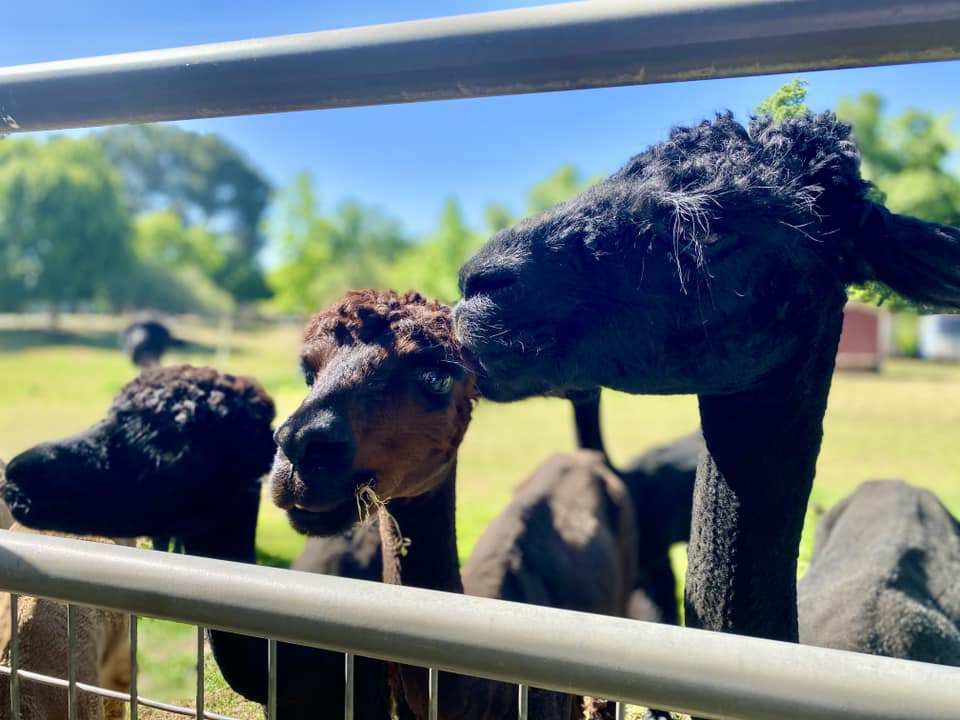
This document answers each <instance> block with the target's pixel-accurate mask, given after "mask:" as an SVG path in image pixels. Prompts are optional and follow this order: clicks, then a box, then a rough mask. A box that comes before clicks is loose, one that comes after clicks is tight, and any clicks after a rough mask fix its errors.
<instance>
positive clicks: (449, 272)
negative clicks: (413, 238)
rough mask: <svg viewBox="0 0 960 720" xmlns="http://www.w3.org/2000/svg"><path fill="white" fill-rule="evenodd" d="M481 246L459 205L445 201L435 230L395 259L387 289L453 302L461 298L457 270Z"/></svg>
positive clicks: (449, 200)
mask: <svg viewBox="0 0 960 720" xmlns="http://www.w3.org/2000/svg"><path fill="white" fill-rule="evenodd" d="M482 242H483V238H482V237H481V236H480V235H479V234H478V233H476V232H475V231H473V230H472V229H471V228H470V227H469V225H468V224H467V221H466V219H465V218H464V216H463V211H462V210H461V208H460V204H459V203H458V202H457V201H456V199H454V198H448V199H447V201H446V202H445V203H444V206H443V210H442V211H441V213H440V219H439V222H438V224H437V228H436V230H434V231H433V233H431V234H430V235H429V236H428V237H427V238H425V239H423V240H421V241H420V242H418V243H416V244H415V245H412V246H411V247H410V248H409V249H408V250H407V251H406V252H404V253H403V254H402V255H401V256H400V257H399V258H398V259H397V262H396V264H395V265H394V267H393V268H392V270H391V272H390V276H389V277H390V285H391V286H393V287H395V288H398V289H401V290H407V289H409V288H413V289H415V290H418V291H420V292H421V293H423V294H424V295H427V296H429V297H431V298H434V299H437V300H442V301H443V302H448V303H452V302H456V300H457V298H459V297H460V289H459V287H458V286H457V275H458V273H459V271H460V266H461V265H462V264H463V263H464V262H466V260H467V258H469V257H470V256H471V255H472V254H473V253H474V251H476V250H477V249H478V248H479V247H480V245H481V244H482Z"/></svg>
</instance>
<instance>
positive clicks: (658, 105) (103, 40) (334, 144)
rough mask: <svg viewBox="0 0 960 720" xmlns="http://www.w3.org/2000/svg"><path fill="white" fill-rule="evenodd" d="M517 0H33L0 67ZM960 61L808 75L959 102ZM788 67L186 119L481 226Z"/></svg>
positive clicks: (420, 219)
mask: <svg viewBox="0 0 960 720" xmlns="http://www.w3.org/2000/svg"><path fill="white" fill-rule="evenodd" d="M525 4H535V3H534V2H532V1H531V2H526V3H524V2H522V0H514V1H513V2H511V1H510V0H464V1H462V2H456V3H454V2H447V3H441V2H438V1H437V0H417V1H404V0H392V1H391V0H351V1H349V2H347V1H345V0H324V1H321V2H316V1H314V2H304V1H302V0H295V1H291V2H285V1H283V0H275V1H274V2H263V0H259V1H258V2H253V1H252V0H233V1H232V2H229V3H228V2H223V1H221V0H215V1H214V0H192V1H187V0H165V2H162V3H155V2H145V1H143V0H32V1H30V2H10V3H5V7H4V9H3V11H2V14H0V17H2V20H0V23H2V24H0V65H17V64H22V63H31V62H42V61H46V60H60V59H66V58H72V57H83V56H88V55H102V54H107V53H114V52H126V51H133V50H147V49H154V48H162V47H173V46H177V45H191V44H197V43H203V42H216V41H224V40H238V39H243V38H250V37H258V36H266V35H280V34H286V33H294V32H306V31H313V30H324V29H331V28H338V27H350V26H355V25H367V24H373V23H382V22H395V21H400V20H411V19H418V18H426V17H434V16H439V15H452V14H462V13H469V12H480V11H485V10H497V9H503V8H508V7H520V6H523V5H525ZM958 76H960V62H950V63H927V64H918V65H908V66H896V67H885V68H869V69H858V70H839V71H830V72H819V73H806V74H804V75H802V77H804V78H805V79H807V80H808V81H809V82H810V94H809V97H808V101H809V104H810V105H811V106H812V107H813V108H814V109H818V110H820V109H827V108H830V107H832V106H833V105H834V104H835V103H836V101H837V100H838V99H839V98H841V97H844V96H854V95H857V94H859V93H860V92H863V91H865V90H875V91H877V92H879V93H880V94H881V95H883V96H884V97H885V98H887V99H888V101H889V109H890V110H891V111H893V112H898V111H900V110H903V109H905V108H907V107H921V108H925V109H929V110H933V111H937V112H943V111H950V112H953V113H954V126H955V127H956V128H958V130H960V112H957V110H958V106H960V96H958V94H957V92H956V87H957V79H958ZM791 77H793V76H792V75H790V76H767V77H752V78H741V79H731V80H715V81H705V82H688V83H676V84H670V85H649V86H639V87H630V88H611V89H606V90H587V91H579V92H563V93H546V94H540V95H524V96H513V97H501V98H484V99H477V100H456V101H445V102H432V103H421V104H414V105H393V106H381V107H371V108H351V109H344V110H325V111H317V112H301V113H288V114H282V115H264V116H253V117H241V118H223V119H217V120H204V121H191V122H185V123H182V125H183V126H184V127H187V128H190V129H193V130H197V131H211V132H218V133H221V134H222V135H223V136H225V137H226V138H227V139H228V140H230V141H231V142H233V143H235V144H236V145H238V146H239V147H241V148H242V149H243V150H244V151H245V152H246V153H247V154H248V156H249V157H250V158H251V160H252V161H253V162H254V163H255V164H256V165H257V166H258V167H259V168H260V169H261V170H263V171H264V172H265V173H266V174H267V175H268V176H269V177H270V179H271V180H272V181H273V182H274V183H275V184H277V185H278V186H281V187H282V186H283V185H284V184H286V183H287V182H289V181H290V179H291V178H292V177H293V176H294V175H295V174H296V173H297V172H299V171H301V170H309V171H311V172H312V173H313V174H314V176H315V178H316V180H317V184H318V188H319V190H320V195H321V198H322V199H323V202H324V203H325V204H326V205H327V206H328V207H329V206H331V205H333V204H334V203H336V202H338V201H339V200H342V199H344V198H347V197H352V198H357V199H360V200H361V201H363V202H364V203H367V204H370V205H375V206H378V207H380V208H381V209H383V210H385V211H386V212H388V213H389V214H390V215H392V216H394V217H397V218H399V219H401V220H402V221H403V223H404V226H405V227H406V228H407V229H408V230H410V231H412V232H417V233H422V232H426V231H429V229H430V228H431V227H432V226H433V225H434V223H435V221H436V219H437V217H438V214H439V211H440V207H441V205H442V203H443V201H444V200H445V199H446V198H447V197H450V196H454V195H455V196H457V197H458V198H459V199H460V201H461V203H462V205H463V207H464V208H465V210H466V211H467V214H468V217H469V218H470V219H471V220H473V221H474V222H477V223H479V221H480V218H482V212H483V207H484V206H485V205H486V204H487V203H488V202H492V201H497V202H504V203H507V204H508V205H511V206H512V207H513V208H514V209H515V210H517V211H520V210H522V208H523V198H524V193H525V191H526V190H527V189H528V188H529V187H530V186H531V185H532V184H533V183H535V182H537V181H538V180H540V179H542V178H543V177H545V176H546V175H548V174H549V173H550V172H552V171H553V170H555V169H556V168H557V167H558V166H559V165H561V164H562V163H564V162H572V163H575V164H576V165H577V166H579V167H580V168H582V169H583V170H584V171H585V172H586V173H587V174H588V175H591V176H593V175H597V174H601V173H607V172H610V171H612V170H615V169H616V168H617V167H618V166H619V165H621V164H622V163H623V162H624V161H625V160H626V159H627V158H628V157H630V156H631V155H633V154H635V153H637V152H639V151H640V150H642V149H643V148H645V147H646V146H647V145H648V144H650V143H652V142H655V141H657V140H659V139H660V138H662V137H663V136H664V135H665V133H666V132H667V131H668V129H669V128H670V126H672V125H676V124H687V123H692V122H696V121H698V120H700V119H701V118H704V117H708V116H710V115H712V114H713V113H715V112H717V111H719V110H723V109H730V110H732V111H734V113H736V114H737V116H739V117H741V118H743V117H745V116H746V114H747V113H748V112H749V111H750V109H751V108H752V107H754V106H755V105H756V103H757V102H758V101H759V100H760V99H761V98H763V97H764V96H766V95H768V94H769V93H771V92H772V91H774V90H775V89H776V88H777V87H779V86H780V85H782V84H783V83H784V82H787V81H788V80H790V79H791Z"/></svg>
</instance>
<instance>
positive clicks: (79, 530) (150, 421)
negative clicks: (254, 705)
mask: <svg viewBox="0 0 960 720" xmlns="http://www.w3.org/2000/svg"><path fill="white" fill-rule="evenodd" d="M273 417H274V405H273V401H272V400H271V399H270V397H269V396H268V395H267V394H266V393H265V392H264V391H263V389H262V388H261V387H260V386H259V385H258V384H257V383H256V382H254V381H253V380H250V379H248V378H242V377H234V376H232V375H227V374H221V373H218V372H216V371H215V370H212V369H209V368H194V367H190V366H170V367H165V368H154V369H148V370H145V371H144V372H143V373H142V374H141V375H140V376H139V377H137V378H136V379H134V380H133V381H131V382H130V383H128V384H127V385H126V386H125V387H124V388H123V389H122V390H121V391H120V394H119V395H118V396H117V397H116V398H115V399H114V401H113V404H112V406H111V408H110V411H109V413H108V416H107V418H106V419H105V420H103V421H101V422H100V423H98V424H96V425H94V426H93V427H92V428H90V429H89V430H87V431H85V432H83V433H80V434H78V435H74V436H72V437H70V438H66V439H65V440H61V441H58V442H52V443H44V444H41V445H38V446H36V447H34V448H31V449H30V450H27V451H25V452H23V453H21V454H20V455H18V456H17V457H15V458H13V460H11V461H10V464H9V465H8V466H7V468H6V484H5V487H4V492H3V494H4V499H5V500H6V502H7V503H8V504H9V506H10V509H11V511H12V513H13V515H14V517H15V518H16V519H17V520H18V521H20V522H22V523H23V524H24V525H26V526H28V527H33V528H37V529H40V530H57V531H61V532H70V533H76V534H88V535H104V536H108V537H137V536H142V535H149V536H158V535H163V536H167V537H176V538H179V539H181V541H182V543H183V546H184V551H185V552H187V553H188V554H191V555H200V556H204V557H211V558H217V559H221V560H232V561H236V562H245V563H253V562H255V546H254V541H255V534H256V524H257V512H258V509H259V506H260V490H261V478H262V476H263V475H264V474H266V472H267V471H268V470H269V468H270V465H271V462H272V459H273V455H274V452H275V450H276V446H275V445H274V442H273V436H272V430H271V428H270V425H271V422H272V421H273ZM208 637H209V639H210V643H211V647H212V650H213V654H214V657H215V658H216V660H217V664H218V665H219V666H220V669H221V671H222V672H223V675H224V677H225V678H226V680H227V682H228V683H229V684H230V686H231V687H232V688H233V689H234V690H236V691H237V692H238V693H240V694H241V695H243V696H244V697H247V698H248V699H250V700H254V701H256V702H261V703H263V702H266V699H267V644H266V641H265V640H263V639H260V638H252V637H246V636H242V635H234V634H231V633H225V632H221V631H210V632H209V634H208ZM277 665H278V676H277V697H278V714H279V718H280V719H281V720H300V719H303V720H307V719H308V718H315V717H317V713H318V711H319V710H318V709H319V708H323V711H324V712H329V713H330V716H331V717H335V716H337V715H340V716H342V715H343V668H344V661H343V655H342V654H340V653H334V652H326V651H322V650H315V649H312V648H306V647H301V646H297V645H288V644H285V643H281V644H280V645H279V646H278V662H277ZM356 683H357V685H356V705H355V709H356V713H357V717H358V718H365V719H370V720H383V718H386V717H387V716H388V703H389V695H388V692H387V679H386V665H385V664H384V663H381V662H378V661H373V660H368V659H365V658H357V665H356Z"/></svg>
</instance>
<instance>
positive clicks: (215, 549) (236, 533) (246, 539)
mask: <svg viewBox="0 0 960 720" xmlns="http://www.w3.org/2000/svg"><path fill="white" fill-rule="evenodd" d="M259 509H260V484H259V483H251V484H250V487H249V489H248V490H247V491H244V492H243V493H242V494H238V495H237V496H236V497H235V498H234V499H232V501H231V502H230V503H229V504H225V505H224V507H223V508H222V512H221V513H220V517H218V518H211V523H210V524H209V525H206V526H205V527H203V528H201V530H202V531H201V532H196V533H192V534H190V535H185V536H184V537H183V549H184V552H185V553H186V554H187V555H197V556H200V557H208V558H214V559H216V560H232V561H234V562H243V563H254V562H256V534H257V513H258V511H259ZM215 521H219V522H220V524H217V523H216V522H215Z"/></svg>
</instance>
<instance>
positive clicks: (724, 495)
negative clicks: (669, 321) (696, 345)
mask: <svg viewBox="0 0 960 720" xmlns="http://www.w3.org/2000/svg"><path fill="white" fill-rule="evenodd" d="M841 320H842V316H841V315H840V314H839V313H837V316H836V317H830V316H828V317H827V319H826V320H825V321H824V322H825V326H826V328H825V332H824V333H823V334H822V335H821V336H820V338H819V342H818V343H814V344H813V345H812V346H811V347H810V348H809V354H808V355H807V357H808V358H809V359H808V360H807V361H806V364H804V365H802V366H801V367H794V368H791V371H790V372H784V373H782V374H781V375H780V376H779V378H778V379H777V380H775V381H773V382H771V383H768V384H767V385H766V386H765V387H763V388H759V389H754V390H750V391H745V392H741V393H736V394H731V395H724V396H701V397H700V416H701V421H702V424H703V434H704V438H705V440H706V444H707V456H706V457H705V458H704V459H703V460H701V463H700V466H699V468H698V470H697V480H696V488H695V492H694V505H693V517H694V521H693V527H692V530H691V536H690V545H689V547H688V571H687V591H686V617H687V623H688V624H689V625H692V626H699V627H705V628H707V629H710V630H721V631H731V632H736V633H739V634H745V635H753V636H758V637H767V638H773V639H777V640H787V641H793V642H796V641H797V602H796V597H797V596H796V578H797V552H798V548H799V545H800V533H801V530H802V529H803V520H804V515H805V513H806V507H807V500H808V498H809V494H810V489H811V487H812V484H813V478H814V474H815V469H816V460H817V455H818V454H819V452H820V441H821V438H822V435H823V415H824V412H825V410H826V404H827V394H828V392H829V389H830V380H831V376H832V370H833V362H834V357H835V355H836V345H837V339H838V338H839V331H840V321H841Z"/></svg>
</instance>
